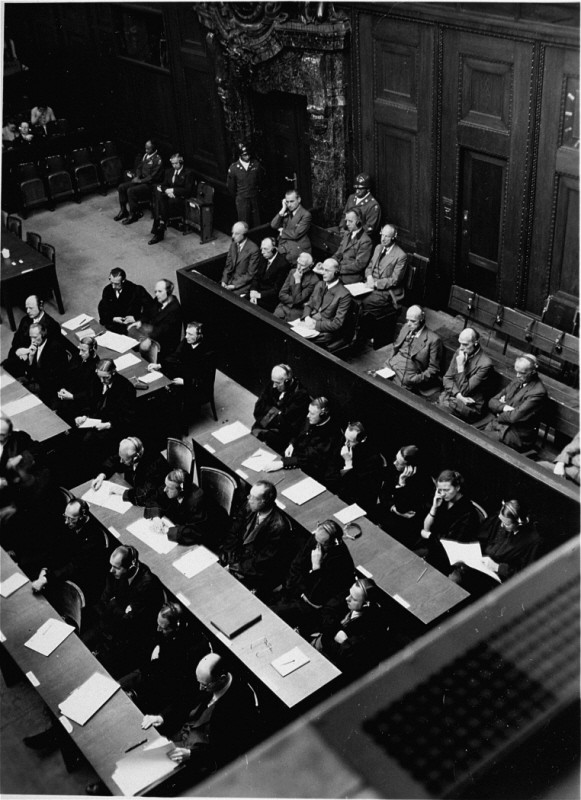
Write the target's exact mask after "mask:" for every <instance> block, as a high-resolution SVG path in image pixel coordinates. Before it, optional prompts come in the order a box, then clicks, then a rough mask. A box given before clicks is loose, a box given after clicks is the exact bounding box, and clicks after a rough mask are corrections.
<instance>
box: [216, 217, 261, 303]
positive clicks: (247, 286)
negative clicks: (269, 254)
mask: <svg viewBox="0 0 581 800" xmlns="http://www.w3.org/2000/svg"><path fill="white" fill-rule="evenodd" d="M257 270H258V247H257V246H256V245H255V244H254V242H251V241H250V239H248V225H247V224H246V222H235V223H234V225H233V226H232V244H231V245H230V249H229V250H228V255H227V256H226V266H225V267H224V272H223V273H222V288H223V289H227V290H228V291H229V292H235V293H236V294H237V295H239V296H240V297H247V298H248V299H250V290H251V288H252V283H253V281H254V279H255V276H256V272H257Z"/></svg>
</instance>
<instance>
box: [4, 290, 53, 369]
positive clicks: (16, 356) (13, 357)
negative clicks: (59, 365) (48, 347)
mask: <svg viewBox="0 0 581 800" xmlns="http://www.w3.org/2000/svg"><path fill="white" fill-rule="evenodd" d="M24 310H25V311H26V313H25V315H24V316H23V317H22V319H21V320H20V322H19V324H18V328H17V330H16V333H15V334H14V336H13V337H12V344H11V346H10V350H9V351H8V356H7V358H6V359H5V361H3V362H2V366H3V367H4V368H5V369H7V370H8V372H9V373H10V374H11V375H14V377H15V378H19V377H20V376H21V375H24V373H25V372H26V367H27V365H28V363H29V359H28V356H29V355H30V326H31V325H33V324H34V323H35V322H42V323H43V324H44V325H45V326H46V330H47V335H48V337H49V338H52V337H57V338H59V340H60V337H61V335H62V334H61V326H60V325H59V324H58V322H57V321H56V320H55V319H53V318H52V317H51V316H50V315H49V314H47V312H46V311H45V310H44V302H43V301H42V300H41V298H40V297H39V296H38V295H37V294H31V295H30V297H27V298H26V300H25V301H24ZM63 344H64V340H63ZM65 346H66V345H65Z"/></svg>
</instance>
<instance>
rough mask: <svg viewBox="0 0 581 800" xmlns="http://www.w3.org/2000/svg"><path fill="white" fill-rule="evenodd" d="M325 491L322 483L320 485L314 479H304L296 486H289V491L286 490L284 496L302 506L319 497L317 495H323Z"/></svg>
mask: <svg viewBox="0 0 581 800" xmlns="http://www.w3.org/2000/svg"><path fill="white" fill-rule="evenodd" d="M324 491H325V487H324V486H323V484H322V483H319V482H318V481H316V480H315V479H314V478H303V480H302V481H299V482H298V483H295V484H294V486H289V488H288V489H285V490H284V492H282V494H283V495H284V496H285V497H288V499H289V500H292V501H293V503H296V504H297V506H302V504H303V503H307V502H308V501H309V500H312V499H313V497H317V495H319V494H322V493H323V492H324Z"/></svg>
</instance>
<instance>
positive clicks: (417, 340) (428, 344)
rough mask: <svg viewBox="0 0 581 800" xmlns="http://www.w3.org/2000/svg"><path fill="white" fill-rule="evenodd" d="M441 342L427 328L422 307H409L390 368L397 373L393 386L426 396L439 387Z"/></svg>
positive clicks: (388, 364) (389, 364)
mask: <svg viewBox="0 0 581 800" xmlns="http://www.w3.org/2000/svg"><path fill="white" fill-rule="evenodd" d="M441 358H442V340H441V339H440V337H439V336H438V335H437V334H435V333H434V332H433V331H431V330H430V329H429V328H428V327H427V326H426V315H425V314H424V310H423V309H422V308H421V307H420V306H410V307H409V308H408V310H407V314H406V324H405V325H404V326H403V328H402V329H401V331H400V334H399V336H398V337H397V339H396V341H395V344H394V345H393V355H392V357H391V358H390V359H389V361H388V362H387V366H388V367H390V368H391V369H392V370H393V371H394V372H395V375H394V383H396V384H397V385H398V386H403V387H404V388H406V389H410V391H412V392H418V393H420V394H423V393H424V392H428V393H429V391H430V390H432V391H433V390H434V389H435V388H436V387H437V386H438V385H439V383H440V361H441Z"/></svg>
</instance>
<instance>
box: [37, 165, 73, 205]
mask: <svg viewBox="0 0 581 800" xmlns="http://www.w3.org/2000/svg"><path fill="white" fill-rule="evenodd" d="M43 163H44V170H45V174H46V182H47V184H48V191H49V194H50V199H51V201H52V203H53V205H54V203H56V202H57V201H58V200H66V199H67V198H69V197H74V198H75V199H76V193H75V189H74V186H73V179H72V178H71V174H70V172H69V171H68V170H67V168H66V161H65V159H64V158H63V156H61V155H58V154H55V155H52V156H47V157H46V158H45V159H44V162H43Z"/></svg>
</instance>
